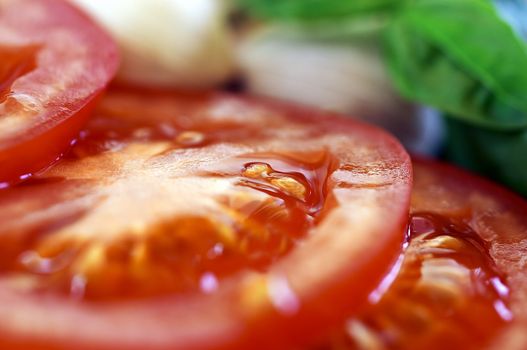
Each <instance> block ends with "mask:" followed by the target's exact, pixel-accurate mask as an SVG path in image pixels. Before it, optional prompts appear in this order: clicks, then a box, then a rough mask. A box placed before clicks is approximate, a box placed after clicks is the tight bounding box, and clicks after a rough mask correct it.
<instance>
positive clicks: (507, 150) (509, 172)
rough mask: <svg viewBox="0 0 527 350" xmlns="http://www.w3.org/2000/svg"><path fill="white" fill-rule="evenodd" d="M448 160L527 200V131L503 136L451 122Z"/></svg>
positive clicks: (508, 133)
mask: <svg viewBox="0 0 527 350" xmlns="http://www.w3.org/2000/svg"><path fill="white" fill-rule="evenodd" d="M447 125H448V141H447V158H448V159H450V160H451V161H453V162H455V163H457V164H459V165H461V166H463V167H465V168H467V169H470V170H472V171H475V172H478V173H480V174H483V175H486V176H487V177H490V178H492V179H494V180H496V181H499V182H501V183H503V184H505V185H507V186H508V187H510V188H511V189H513V190H515V191H517V192H519V193H521V194H522V195H524V196H527V163H526V162H525V155H526V152H527V130H519V131H516V132H500V131H495V130H485V129H479V128H474V127H473V126H471V125H467V124H465V123H463V122H460V121H457V120H455V119H452V118H451V119H449V120H448V122H447Z"/></svg>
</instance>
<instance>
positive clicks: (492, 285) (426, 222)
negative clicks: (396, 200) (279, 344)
mask: <svg viewBox="0 0 527 350" xmlns="http://www.w3.org/2000/svg"><path fill="white" fill-rule="evenodd" d="M414 174H415V177H414V179H415V180H414V181H415V182H414V189H413V195H412V218H411V225H410V227H409V233H410V236H409V243H408V248H407V249H406V251H405V253H404V256H403V257H402V259H401V266H400V267H399V269H398V270H395V271H394V272H393V273H392V276H388V277H389V279H390V281H388V282H391V281H393V282H392V283H391V284H390V283H389V286H381V287H382V288H381V290H379V291H378V292H377V293H376V294H375V293H374V294H372V295H371V298H370V304H369V305H367V306H366V307H365V308H364V310H363V311H362V312H361V313H360V316H358V317H354V318H350V319H349V320H348V321H347V322H346V325H345V326H344V327H342V328H340V329H339V330H337V331H335V332H334V334H333V335H331V336H330V337H329V339H326V340H324V341H322V342H320V343H319V345H318V346H315V348H317V349H379V348H387V349H401V348H404V349H423V348H426V349H445V348H449V349H525V348H526V347H527V337H526V335H525V332H524V330H525V327H526V325H527V323H526V321H527V318H526V316H525V315H527V313H526V311H527V300H526V299H525V295H527V272H526V270H525V267H524V257H525V255H526V254H527V245H526V244H525V242H526V239H527V218H526V217H525V213H526V212H527V204H526V203H525V201H524V200H523V199H521V198H519V197H516V196H515V195H513V194H510V193H508V192H507V191H506V190H503V189H501V188H499V187H498V186H496V185H493V184H490V183H488V182H487V181H485V180H481V179H479V178H476V177H474V176H472V175H469V174H467V173H465V172H463V171H461V170H458V169H455V168H452V167H450V166H447V165H441V164H437V163H433V162H431V161H416V162H415V163H414Z"/></svg>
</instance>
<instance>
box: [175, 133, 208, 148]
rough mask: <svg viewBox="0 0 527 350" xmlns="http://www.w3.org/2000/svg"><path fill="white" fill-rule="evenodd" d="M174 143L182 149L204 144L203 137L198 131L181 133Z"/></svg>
mask: <svg viewBox="0 0 527 350" xmlns="http://www.w3.org/2000/svg"><path fill="white" fill-rule="evenodd" d="M176 142H177V143H178V144H180V145H181V146H184V147H196V146H200V145H202V144H203V143H204V142H205V135H204V134H203V133H201V132H198V131H183V132H182V133H181V134H179V135H178V136H177V137H176Z"/></svg>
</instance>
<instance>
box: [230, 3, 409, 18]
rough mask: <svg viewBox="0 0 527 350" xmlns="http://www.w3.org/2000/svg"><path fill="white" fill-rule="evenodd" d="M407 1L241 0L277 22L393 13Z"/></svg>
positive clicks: (248, 6) (246, 5) (260, 15)
mask: <svg viewBox="0 0 527 350" xmlns="http://www.w3.org/2000/svg"><path fill="white" fill-rule="evenodd" d="M404 2H405V0H238V3H239V4H240V6H241V7H242V8H245V9H247V10H248V11H249V12H250V13H252V14H253V15H255V16H257V17H261V18H264V19H269V20H277V21H313V20H321V19H334V20H339V19H343V18H349V17H356V16H364V15H369V14H372V13H377V14H378V13H382V12H391V11H393V10H395V9H397V8H399V7H400V6H401V4H402V3H404Z"/></svg>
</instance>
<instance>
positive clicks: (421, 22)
mask: <svg viewBox="0 0 527 350" xmlns="http://www.w3.org/2000/svg"><path fill="white" fill-rule="evenodd" d="M71 1H73V2H75V3H76V4H77V5H79V6H80V7H82V8H84V9H86V10H87V11H88V12H89V13H90V14H92V15H93V17H94V18H95V19H96V20H97V21H98V22H100V23H101V24H102V25H103V26H105V27H106V28H107V29H108V30H109V32H110V33H112V34H113V36H114V37H115V38H116V39H117V41H118V43H119V45H120V47H121V50H122V53H123V64H122V67H121V71H120V73H119V78H118V80H119V81H121V82H125V83H127V84H130V83H131V84H141V85H150V86H155V87H166V88H183V89H210V88H222V89H228V90H231V91H236V92H248V93H252V94H257V95H264V96H271V97H275V98H280V99H286V100H290V101H294V102H297V103H302V104H308V105H313V106H316V107H319V108H323V109H327V110H332V111H336V112H340V113H343V114H346V115H348V116H350V117H352V118H357V119H361V120H364V121H367V122H370V123H374V124H377V125H380V126H381V127H383V128H385V129H387V130H389V131H390V132H392V133H393V134H394V135H396V136H397V137H398V138H399V139H400V140H401V141H402V143H403V144H404V145H405V146H406V147H407V149H408V150H409V152H410V153H412V154H418V155H427V156H433V157H437V158H442V159H445V160H447V161H450V162H454V163H457V164H458V165H461V166H462V167H465V168H468V169H470V170H472V171H475V172H478V173H480V174H483V175H484V176H487V177H490V178H492V179H493V180H496V181H499V182H501V183H503V184H505V185H507V186H508V187H510V188H512V189H514V190H515V191H516V192H519V193H521V194H523V195H527V45H526V43H525V40H527V0H501V1H497V0H496V1H490V0H354V1H344V0H237V1H234V0H192V1H184V0H113V1H111V2H109V1H102V0H98V1H94V0H71Z"/></svg>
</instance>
